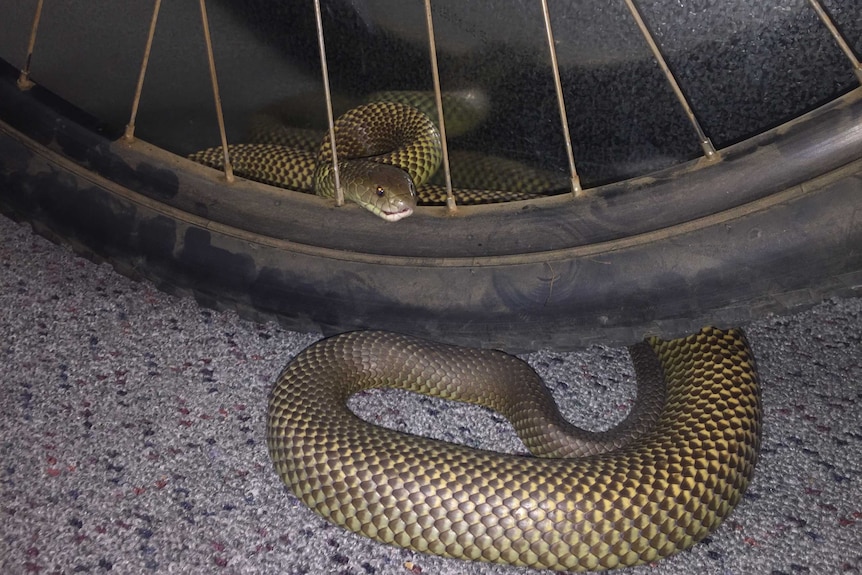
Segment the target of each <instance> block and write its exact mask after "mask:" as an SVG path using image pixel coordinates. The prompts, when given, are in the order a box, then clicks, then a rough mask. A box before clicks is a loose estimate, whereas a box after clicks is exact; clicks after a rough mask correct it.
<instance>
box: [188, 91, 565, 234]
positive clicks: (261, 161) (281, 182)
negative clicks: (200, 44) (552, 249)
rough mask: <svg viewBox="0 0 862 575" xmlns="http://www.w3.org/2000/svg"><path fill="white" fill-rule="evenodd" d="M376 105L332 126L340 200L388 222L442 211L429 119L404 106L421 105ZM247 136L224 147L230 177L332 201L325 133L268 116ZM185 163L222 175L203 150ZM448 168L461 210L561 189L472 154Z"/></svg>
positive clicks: (517, 167) (437, 149)
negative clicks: (428, 209)
mask: <svg viewBox="0 0 862 575" xmlns="http://www.w3.org/2000/svg"><path fill="white" fill-rule="evenodd" d="M374 97H375V98H378V99H375V100H373V101H371V102H367V103H364V104H361V105H359V106H356V107H354V108H351V109H349V110H348V111H347V112H345V113H344V114H343V115H341V116H340V117H339V118H338V119H337V120H335V122H334V124H333V130H332V133H333V134H334V136H335V146H336V152H337V157H338V168H339V183H340V185H341V187H342V190H343V192H344V198H345V199H346V200H349V201H352V202H355V203H357V204H359V205H360V206H362V207H364V208H366V209H367V210H369V211H371V212H372V213H374V214H376V215H377V216H379V217H381V218H383V219H384V220H387V221H398V220H401V219H403V218H405V217H407V216H409V215H411V214H412V213H413V210H414V209H415V207H416V206H417V205H426V206H439V205H447V203H448V201H447V198H448V192H447V189H446V186H445V185H444V184H443V183H441V181H440V180H441V178H440V173H439V172H442V170H439V168H440V165H441V159H442V156H443V152H442V142H441V137H440V131H439V129H438V127H437V124H436V123H435V122H434V121H433V120H432V119H431V118H430V116H429V115H428V113H426V112H425V111H423V110H421V109H420V108H419V107H417V105H418V104H417V105H412V104H411V103H409V102H411V101H416V100H419V101H421V100H427V99H419V98H418V97H417V96H415V95H413V94H409V95H408V96H403V95H399V94H398V93H397V92H396V93H392V92H386V93H380V94H378V95H375V96H374ZM381 98H383V99H381ZM423 107H425V108H426V109H427V106H423ZM450 107H451V108H453V109H458V107H456V106H450ZM459 123H460V124H468V123H469V122H468V121H467V120H462V121H461V122H459ZM470 125H471V126H472V124H470ZM250 133H251V140H252V141H250V142H247V143H239V144H231V145H229V146H228V155H229V158H230V162H231V167H232V169H233V171H234V173H236V174H237V175H239V176H242V177H245V178H248V179H251V180H256V181H259V182H263V183H266V184H270V185H274V186H278V187H282V188H287V189H293V190H298V191H304V192H310V193H314V194H317V195H318V196H322V197H326V198H333V197H335V196H336V185H335V177H334V173H333V172H334V169H333V153H332V139H331V138H330V136H329V134H328V133H327V134H326V135H325V136H323V137H322V138H321V136H320V135H319V134H318V133H317V132H316V131H314V130H297V129H293V128H290V127H288V126H284V125H283V124H282V123H280V121H279V120H278V119H277V118H274V117H272V115H269V114H259V115H258V116H257V117H256V118H254V119H253V122H252V129H251V130H250ZM315 141H316V142H318V143H317V144H316V145H315V143H314V142H315ZM189 159H191V160H193V161H195V162H198V163H201V164H204V165H206V166H209V167H212V168H216V169H223V167H224V150H223V149H222V148H220V147H213V148H207V149H205V150H200V151H198V152H195V153H192V154H190V155H189ZM450 166H451V167H452V168H453V170H454V168H456V167H459V166H460V172H459V173H457V174H454V179H458V180H461V181H464V182H466V183H467V184H468V186H467V187H460V188H455V189H453V195H454V197H455V198H456V199H457V202H458V203H459V204H467V205H474V204H485V203H498V202H507V201H516V200H528V199H536V198H540V197H544V196H547V195H549V194H553V193H558V192H559V191H560V190H561V188H562V187H564V186H565V181H564V180H563V179H562V178H560V177H559V176H558V175H556V174H553V173H549V172H546V171H542V170H537V169H531V168H529V167H527V166H525V165H524V164H522V163H520V162H517V161H514V160H509V159H504V158H498V157H493V156H490V157H489V156H485V155H483V154H478V153H475V152H472V153H471V152H462V153H460V155H458V156H453V157H452V158H451V160H450ZM477 172H481V173H492V174H495V177H494V178H493V179H491V178H488V177H485V178H483V179H481V180H478V181H477V180H476V179H474V178H471V177H470V176H471V175H472V174H474V173H477ZM435 175H436V176H437V177H436V180H434V181H432V177H434V176H435ZM501 182H503V183H502V184H501ZM444 183H445V181H444ZM489 185H490V186H494V187H488V186H489ZM479 186H483V187H479Z"/></svg>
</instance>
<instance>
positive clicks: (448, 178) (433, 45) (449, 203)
mask: <svg viewBox="0 0 862 575" xmlns="http://www.w3.org/2000/svg"><path fill="white" fill-rule="evenodd" d="M425 22H426V24H427V26H428V46H429V55H430V57H431V76H432V78H433V80H434V100H435V103H436V104H437V120H438V123H439V124H440V144H441V151H442V153H443V177H444V178H445V182H446V207H447V208H448V209H449V211H450V212H454V211H456V210H457V209H458V206H457V204H456V203H455V194H454V193H453V192H452V171H451V169H450V167H449V145H448V143H447V140H446V120H445V118H444V117H443V92H442V91H441V89H440V69H439V68H438V66H437V40H436V37H435V36H434V19H433V17H432V15H431V0H425Z"/></svg>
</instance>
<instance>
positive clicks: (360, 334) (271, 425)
mask: <svg viewBox="0 0 862 575" xmlns="http://www.w3.org/2000/svg"><path fill="white" fill-rule="evenodd" d="M628 351H629V354H630V356H631V359H632V363H633V366H634V370H635V375H636V379H637V398H636V401H635V404H634V405H633V407H632V408H631V410H630V412H629V414H628V416H627V417H626V418H625V419H624V420H623V421H622V422H621V423H620V424H619V425H618V426H616V427H615V428H612V429H609V430H607V431H603V432H597V433H592V432H586V431H584V430H581V429H579V428H577V427H575V426H573V425H571V424H569V423H568V422H567V421H566V420H565V419H564V418H563V417H562V415H561V414H560V412H559V410H558V409H557V408H556V405H555V403H554V401H553V398H552V396H551V395H550V392H549V391H548V390H547V388H546V387H545V386H544V384H543V383H542V381H541V379H540V378H539V376H538V375H537V374H536V372H535V371H533V369H532V368H531V367H530V366H529V365H528V364H527V363H525V362H524V361H522V360H521V359H519V358H517V357H514V356H511V355H508V354H506V353H504V352H501V351H495V350H488V349H473V348H464V347H455V346H451V345H448V344H443V343H436V342H431V341H426V340H423V339H418V338H415V337H412V336H407V335H402V334H396V333H391V332H385V331H355V332H347V333H343V334H340V335H336V336H332V337H330V338H327V339H323V340H320V341H319V342H317V343H315V344H313V345H311V346H310V347H308V348H306V349H305V350H304V351H302V352H301V353H300V354H299V355H297V356H296V357H295V358H294V359H293V360H292V361H290V362H289V363H288V364H287V366H286V367H285V368H284V370H283V372H282V373H281V374H280V375H279V377H278V379H277V380H276V382H275V384H274V386H273V388H272V391H271V393H270V396H269V404H268V416H267V445H268V450H269V454H270V457H271V459H272V461H273V464H274V467H275V470H276V472H277V474H278V475H279V476H280V477H281V479H282V480H283V482H284V483H285V484H286V486H287V487H288V488H289V490H290V491H292V492H293V494H295V496H296V497H298V498H299V499H300V500H301V501H302V502H303V503H304V504H305V505H307V506H308V507H310V508H311V509H313V510H314V511H315V512H317V513H318V514H320V515H321V516H323V517H324V518H326V519H328V520H329V521H331V522H333V523H335V524H337V525H340V526H343V527H345V528H347V529H349V530H351V531H353V532H356V533H359V534H362V535H364V536H367V537H370V538H372V539H375V540H377V541H380V542H383V543H388V544H394V545H397V546H400V547H404V548H408V549H411V550H414V551H418V552H422V553H429V554H435V555H440V556H444V557H453V558H460V559H467V560H477V561H486V562H492V563H502V564H509V565H518V566H527V567H533V568H539V569H550V570H565V571H586V570H604V569H611V568H616V567H622V566H630V565H637V564H641V563H649V562H652V561H656V560H658V559H661V558H663V557H666V556H669V555H671V554H673V553H676V552H678V551H680V550H683V549H686V548H688V547H690V546H692V545H693V544H695V543H696V542H698V541H700V540H701V539H703V538H704V537H705V536H706V535H708V534H709V533H711V532H712V531H714V530H715V529H716V528H717V527H718V526H719V524H721V522H722V521H723V520H724V518H725V517H727V515H728V514H729V513H730V512H731V511H732V510H733V509H734V507H735V506H736V505H737V503H739V501H740V500H741V498H742V495H743V493H744V492H745V490H746V488H747V487H748V485H749V483H750V481H751V479H752V474H753V471H754V467H755V463H756V461H757V458H758V453H759V449H760V442H761V427H762V414H761V399H760V382H759V378H758V374H757V369H756V366H755V360H754V356H753V354H752V352H751V349H750V347H749V344H748V342H747V340H746V337H745V334H744V333H743V332H742V330H740V329H738V328H731V329H726V330H723V329H718V328H714V327H707V328H703V329H702V330H700V331H699V332H698V333H695V334H691V335H688V336H685V337H680V338H677V339H672V340H663V339H660V338H658V337H654V336H652V337H647V338H646V339H644V340H643V341H642V342H640V343H637V344H634V345H632V346H630V347H629V348H628ZM379 387H392V388H399V389H406V390H409V391H413V392H417V393H421V394H426V395H431V396H437V397H442V398H446V399H451V400H456V401H464V402H468V403H474V404H478V405H482V406H485V407H488V408H490V409H493V410H494V411H496V412H498V413H500V414H502V415H503V416H505V417H506V418H507V419H508V420H509V421H510V422H511V424H512V426H513V427H514V429H515V431H516V433H517V434H518V436H519V437H520V438H521V440H522V441H523V443H524V445H525V446H526V447H527V449H528V450H529V451H530V453H531V455H526V454H507V453H498V452H493V451H486V450H480V449H476V448H472V447H468V446H465V445H461V444H453V443H447V442H443V441H437V440H432V439H429V438H425V437H419V436H415V435H411V434H407V433H403V432H400V431H396V430H391V429H387V428H383V427H380V426H377V425H374V424H373V423H369V422H367V421H365V420H363V419H361V418H359V417H358V416H357V415H355V414H354V413H353V412H352V411H351V410H350V409H349V407H348V404H347V400H348V398H349V397H350V396H351V395H353V394H355V393H358V392H360V391H362V390H366V389H371V388H379Z"/></svg>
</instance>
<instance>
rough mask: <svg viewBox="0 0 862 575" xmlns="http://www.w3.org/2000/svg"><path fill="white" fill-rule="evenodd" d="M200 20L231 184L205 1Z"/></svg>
mask: <svg viewBox="0 0 862 575" xmlns="http://www.w3.org/2000/svg"><path fill="white" fill-rule="evenodd" d="M200 5H201V20H202V22H203V27H204V42H205V43H206V47H207V58H208V59H209V65H210V79H211V80H212V88H213V99H214V100H215V107H216V117H217V118H218V129H219V134H220V135H221V145H222V149H224V177H225V179H226V180H227V181H228V182H233V181H234V177H233V168H232V167H231V165H230V154H229V153H228V149H227V134H226V132H225V129H224V114H223V113H222V109H221V96H220V95H219V89H218V77H217V76H216V67H215V57H214V56H213V46H212V38H210V24H209V18H208V17H207V7H206V0H200Z"/></svg>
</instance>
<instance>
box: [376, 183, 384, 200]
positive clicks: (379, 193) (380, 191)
mask: <svg viewBox="0 0 862 575" xmlns="http://www.w3.org/2000/svg"><path fill="white" fill-rule="evenodd" d="M385 193H386V190H384V189H383V186H377V197H378V198H382V197H383V195H384V194H385Z"/></svg>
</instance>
